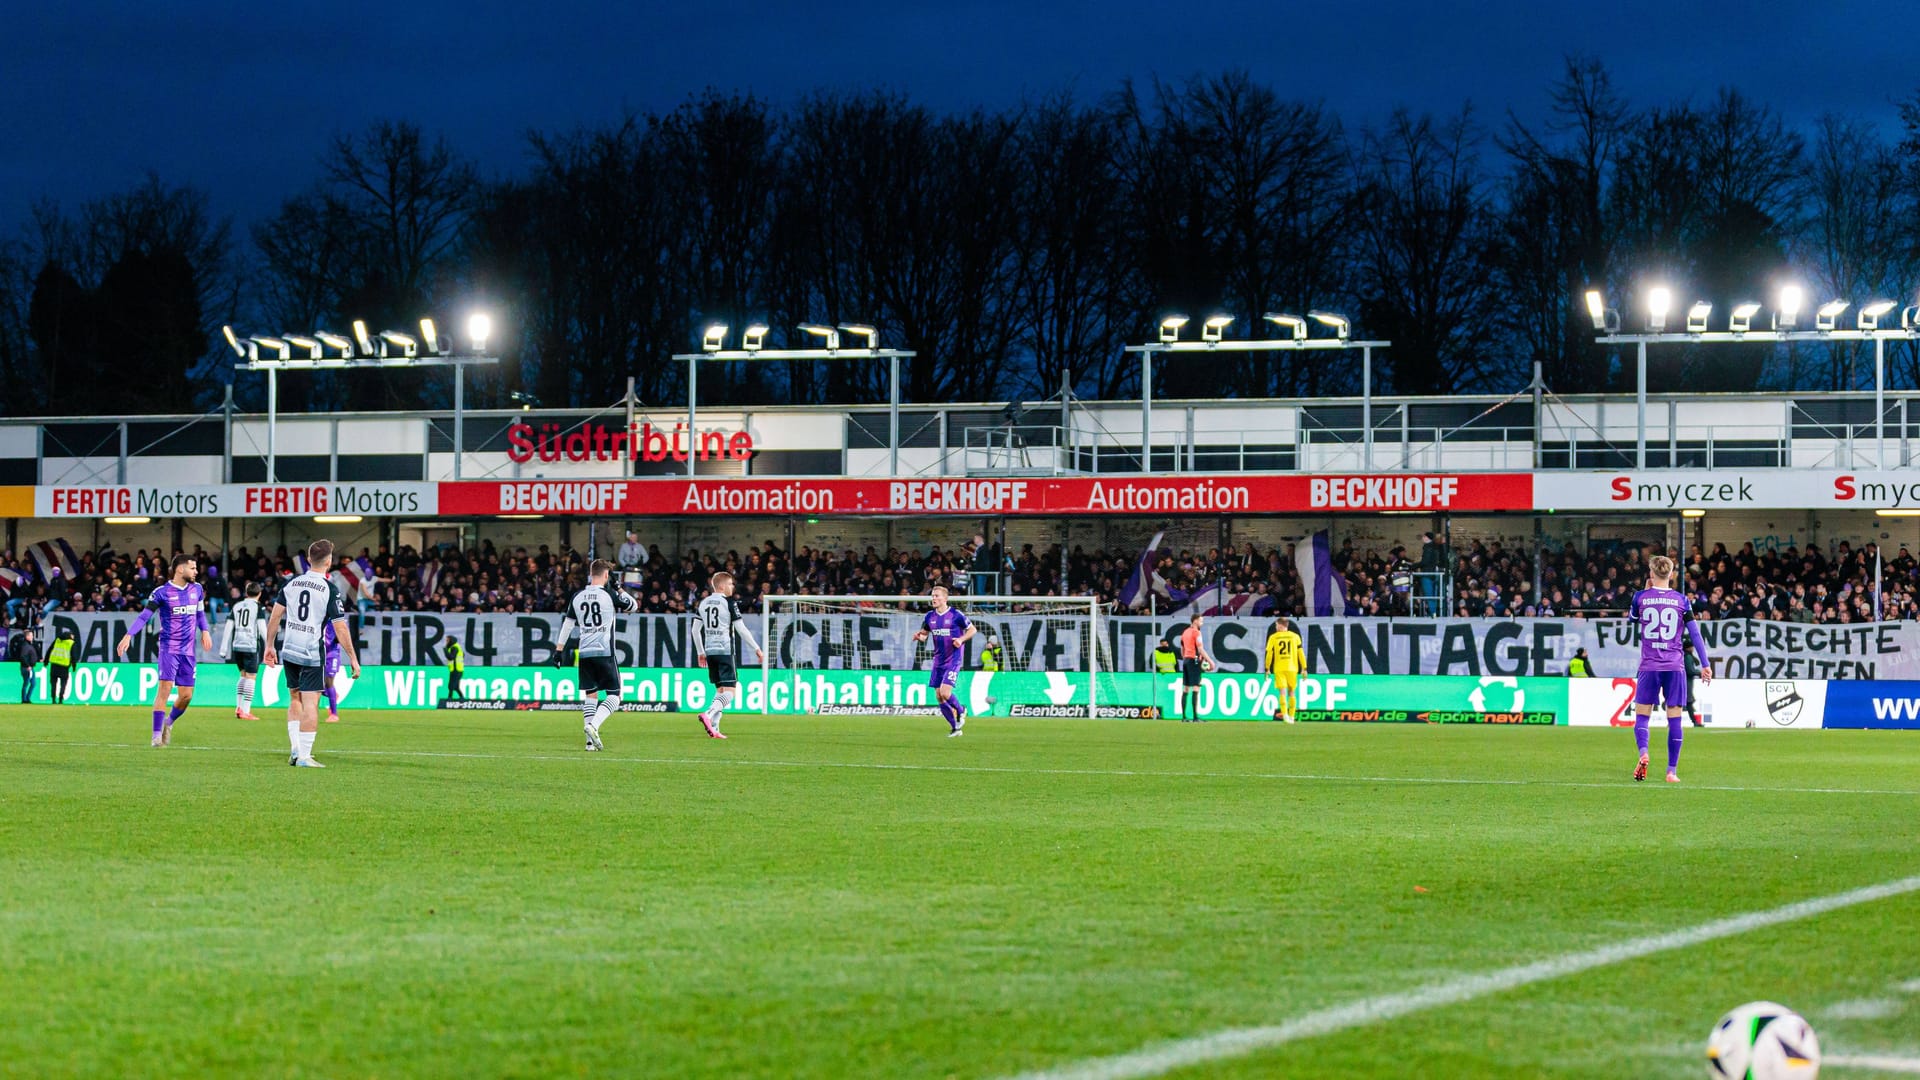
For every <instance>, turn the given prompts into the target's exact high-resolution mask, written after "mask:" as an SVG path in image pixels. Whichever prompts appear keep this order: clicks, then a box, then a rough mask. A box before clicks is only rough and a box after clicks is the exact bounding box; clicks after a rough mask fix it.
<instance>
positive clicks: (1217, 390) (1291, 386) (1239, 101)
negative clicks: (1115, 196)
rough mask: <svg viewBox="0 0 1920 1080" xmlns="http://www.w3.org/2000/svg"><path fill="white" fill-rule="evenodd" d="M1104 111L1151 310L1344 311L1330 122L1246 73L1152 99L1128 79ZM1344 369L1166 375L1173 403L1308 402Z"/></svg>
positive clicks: (1227, 369)
mask: <svg viewBox="0 0 1920 1080" xmlns="http://www.w3.org/2000/svg"><path fill="white" fill-rule="evenodd" d="M1111 108H1112V110H1113V112H1114V113H1115V116H1116V117H1117V119H1118V122H1119V124H1120V131H1121V133H1122V135H1123V138H1122V140H1121V142H1120V143H1119V156H1118V161H1119V171H1120V176H1121V178H1122V182H1123V183H1124V185H1125V191H1126V195H1127V198H1126V201H1125V203H1124V204H1123V207H1124V211H1125V217H1124V218H1123V226H1124V229H1125V232H1126V235H1127V236H1128V237H1129V238H1130V240H1131V245H1130V247H1129V250H1130V251H1131V253H1132V261H1133V266H1134V277H1135V278H1136V279H1137V281H1138V283H1139V284H1138V286H1137V288H1136V295H1138V296H1140V297H1141V298H1142V299H1143V300H1144V305H1143V306H1146V305H1151V306H1148V307H1147V310H1148V312H1149V313H1150V312H1151V311H1152V310H1153V308H1154V307H1160V306H1164V307H1169V308H1175V309H1179V310H1183V311H1187V312H1190V313H1195V314H1198V313H1204V312H1210V311H1213V310H1218V309H1225V310H1228V311H1231V312H1233V313H1234V314H1236V315H1238V316H1240V317H1242V318H1246V319H1250V320H1255V319H1258V318H1259V317H1260V315H1261V314H1262V313H1264V312H1265V311H1268V310H1271V309H1272V308H1275V307H1280V308H1287V309H1290V310H1299V311H1304V310H1306V309H1308V308H1311V307H1335V306H1342V305H1341V301H1342V299H1343V297H1344V295H1345V294H1344V290H1343V286H1344V281H1343V274H1344V270H1345V265H1344V259H1345V256H1346V254H1347V248H1346V246H1345V238H1346V236H1347V235H1348V232H1349V225H1350V222H1351V216H1352V214H1353V212H1354V207H1355V200H1354V196H1353V190H1352V188H1351V186H1350V184H1349V174H1348V170H1347V168H1346V145H1345V141H1344V137H1343V135H1342V132H1341V128H1340V125H1339V123H1338V121H1337V120H1335V119H1334V118H1333V117H1332V116H1330V115H1328V114H1327V113H1326V112H1325V111H1324V110H1322V109H1321V108H1320V107H1319V106H1318V105H1307V104H1299V103H1287V102H1283V101H1280V100H1279V99H1278V98H1277V97H1276V96H1275V95H1274V93H1273V91H1272V90H1271V89H1270V88H1268V87H1264V86H1260V85H1258V84H1256V83H1254V82H1252V80H1251V79H1250V78H1249V77H1248V76H1247V75H1246V74H1245V73H1244V72H1232V73H1229V74H1226V75H1222V76H1219V77H1217V78H1213V79H1195V80H1193V81H1191V82H1189V83H1187V84H1185V85H1183V86H1179V87H1175V86H1168V85H1165V84H1155V85H1154V87H1153V96H1152V99H1151V101H1150V102H1149V101H1148V100H1146V99H1144V98H1143V97H1142V96H1141V94H1140V93H1139V92H1138V91H1137V90H1136V89H1135V88H1134V87H1133V86H1132V85H1131V84H1129V85H1126V86H1124V87H1123V88H1122V90H1121V92H1120V93H1119V94H1118V95H1117V96H1116V97H1115V98H1114V100H1113V103H1112V105H1111ZM1142 323H1143V324H1144V325H1143V329H1144V328H1145V327H1150V326H1151V322H1150V321H1149V320H1147V319H1143V320H1142ZM1260 329H1261V328H1258V327H1249V328H1248V330H1249V332H1257V331H1259V330H1260ZM1344 375H1345V373H1344V372H1342V373H1340V376H1339V377H1330V372H1329V367H1328V365H1325V364H1321V363H1317V362H1310V361H1308V360H1306V359H1303V358H1301V357H1298V356H1294V355H1291V354H1289V355H1288V356H1286V357H1284V358H1282V359H1278V360H1276V359H1273V358H1260V359H1254V358H1250V357H1249V358H1241V359H1240V360H1238V361H1233V362H1221V363H1218V364H1211V365H1205V366H1202V365H1186V366H1183V367H1177V368H1175V369H1173V370H1172V371H1170V372H1169V373H1168V374H1167V377H1166V379H1165V380H1164V381H1165V384H1166V387H1167V392H1168V393H1169V394H1170V395H1175V396H1180V395H1189V396H1193V395H1209V396H1211V395H1219V394H1247V393H1252V394H1266V393H1271V392H1273V391H1274V390H1275V389H1276V388H1279V389H1281V390H1282V392H1286V393H1308V394H1311V393H1317V392H1319V391H1320V390H1321V389H1322V388H1324V387H1326V386H1328V385H1341V386H1346V385H1351V382H1350V381H1349V380H1348V379H1347V378H1345V377H1344Z"/></svg>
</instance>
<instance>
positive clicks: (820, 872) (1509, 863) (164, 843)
mask: <svg viewBox="0 0 1920 1080" xmlns="http://www.w3.org/2000/svg"><path fill="white" fill-rule="evenodd" d="M145 728H146V718H145V714H144V713H143V712H142V711H140V710H134V709H126V710H111V711H109V710H103V709H91V710H89V709H80V708H73V709H66V710H47V709H26V708H18V707H6V708H4V709H0V1003H4V1004H0V1073H4V1074H8V1075H21V1076H35V1077H45V1076H62V1075H89V1076H130V1075H142V1076H160V1075H171V1076H196V1077H198V1076H210V1075H234V1074H246V1075H266V1076H327V1077H347V1076H385V1077H400V1076H462V1077H468V1076H506V1075H515V1076H555V1075H595V1076H602V1075H634V1076H743V1075H751V1076H782V1077H784V1076H811V1077H846V1076H959V1077H992V1076H997V1075H1001V1074H1005V1073H1008V1072H1012V1071H1018V1070H1021V1069H1033V1068H1043V1067H1047V1066H1052V1065H1059V1064H1064V1063H1067V1062H1070V1061H1074V1060H1078V1059H1081V1058H1085V1057H1088V1056H1093V1055H1103V1054H1113V1053H1119V1052H1123V1051H1127V1050H1131V1049H1135V1048H1138V1047H1139V1046H1141V1045H1142V1044H1145V1043H1148V1042H1151V1041H1154V1040H1160V1039H1168V1038H1177V1037H1182V1036H1187V1035H1194V1034H1200V1033H1204V1032H1208V1031H1213V1030H1217V1029H1220V1028H1226V1027H1235V1026H1243V1025H1256V1024H1266V1023H1273V1022H1276V1021H1280V1020H1284V1019H1287V1018H1289V1017H1292V1016H1295V1015H1298V1014H1300V1013H1304V1012H1308V1011H1311V1010H1314V1009H1319V1008H1324V1007H1327V1006H1330V1005H1337V1004H1341V1003H1343V1002H1347V1001H1350V1000H1353V999H1356V998H1361V997H1366V996H1369V995H1374V994H1380V993H1386V992H1391V991H1396V990H1405V989H1411V988H1414V987H1418V986H1421V985H1423V984H1427V983H1430V982H1433V981H1435V980H1439V979H1443V978H1446V977H1449V976H1453V975H1457V974H1461V973H1468V972H1476V971H1485V970H1491V969H1496V968H1500V967H1505V966H1507V965H1510V964H1514V963H1517V962H1522V961H1526V960H1532V959H1538V958H1543V957H1548V956H1554V955H1558V954H1561V953H1565V952H1570V951H1575V950H1579V949H1583V948H1589V947H1593V946H1595V945H1599V944H1604V943H1607V942H1611V941H1616V940H1620V939H1624V938H1629V937H1634V936H1639V935H1642V934H1647V933H1652V932H1657V931H1661V930H1668V929H1673V928H1677V927H1682V926H1690V925H1693V924H1696V923H1700V922H1704V921H1707V920H1709V919H1712V918H1716V917H1719V916H1722V915H1728V914H1735V913H1740V912H1746V911H1754V910H1761V909H1766V908H1772V907H1775V906H1778V905H1780V904H1783V903H1787V902H1790V901H1793V900H1797V899H1802V898H1807V897H1814V896H1822V895H1826V894H1830V893H1835V892H1839V891H1842V890H1845V889H1849V888H1853V887H1856V886H1860V885H1866V884H1872V883H1876V882H1883V881H1887V880H1890V879H1894V878H1898V877H1903V876H1906V875H1912V874H1916V873H1920V844H1916V835H1917V834H1920V737H1916V736H1915V735H1913V734H1905V735H1902V734H1900V733H1873V732H1859V733H1850V732H1745V731H1732V732H1718V731H1715V732H1706V733H1696V734H1694V735H1693V736H1692V737H1691V738H1690V739H1689V742H1688V749H1687V758H1686V761H1685V766H1686V767H1685V768H1684V769H1683V770H1682V774H1683V775H1684V776H1685V777H1686V778H1687V782H1686V784H1683V785H1681V786H1680V787H1678V788H1673V787H1669V786H1668V785H1664V784H1660V783H1657V782H1655V783H1650V784H1641V785H1635V784H1632V783H1630V782H1627V779H1626V778H1627V774H1628V772H1629V771H1630V769H1631V749H1632V743H1631V739H1630V737H1629V736H1628V735H1627V734H1626V733H1625V732H1620V731H1602V730H1593V731H1588V730H1567V729H1558V730H1495V729H1473V728H1425V727H1421V728H1413V727H1404V728H1388V727H1358V726H1355V727H1336V726H1317V725H1302V726H1298V727H1292V728H1288V727H1282V726H1278V725H1270V724H1269V725H1254V724H1208V725H1199V726H1194V725H1181V724H1174V723H1138V722H1136V723H1128V722H1117V721H1107V722H1066V721H1020V720H997V721H996V720H977V721H974V722H973V723H971V724H970V725H969V727H968V730H967V736H966V737H965V738H963V739H953V740H949V739H946V738H943V737H942V735H943V732H944V728H943V727H942V726H941V725H940V724H939V723H938V722H937V721H933V720H900V719H878V718H860V719H762V718H759V717H734V718H732V719H730V721H729V723H728V728H729V731H730V732H731V734H732V735H733V736H734V737H733V738H732V739H731V740H730V741H727V742H714V741H710V740H707V739H705V738H702V737H700V736H699V729H698V725H697V724H696V723H695V722H694V721H692V720H691V719H688V718H684V717H640V716H634V715H628V716H622V717H616V718H615V719H614V720H612V721H611V722H610V723H609V724H608V726H607V728H606V739H607V747H608V748H607V752H605V753H602V754H597V755H594V754H585V753H582V752H581V750H580V748H579V742H580V738H579V734H578V720H577V718H571V717H569V716H568V715H566V714H545V715H531V714H529V715H520V716H512V715H496V716H484V717H483V716H480V715H477V714H452V713H442V714H429V713H365V712H361V713H355V712H352V711H349V713H348V715H347V719H346V722H344V723H342V724H339V725H332V726H326V727H324V729H323V731H322V733H321V736H320V745H319V751H318V756H319V757H320V759H321V760H323V761H325V762H327V763H328V764H329V765H330V766H331V768H329V769H327V770H326V771H324V772H320V771H313V770H296V769H290V768H288V767H287V766H286V758H285V727H284V725H283V724H282V723H281V722H280V720H279V717H278V715H277V714H273V715H271V716H270V717H269V719H268V721H267V722H265V723H259V724H243V723H242V722H240V721H237V720H234V719H232V718H231V717H224V716H221V715H219V714H218V711H217V710H202V711H199V712H196V713H193V714H190V715H189V716H188V717H187V718H186V719H185V720H183V721H182V723H181V726H180V728H179V729H178V730H179V734H178V737H177V740H176V743H177V745H176V746H175V747H173V748H171V749H167V750H150V749H148V748H146V747H145V746H144V745H143V744H144V743H145V741H146V735H145ZM1658 741H1659V740H1658V739H1656V743H1657V742H1658ZM1660 753H1661V751H1660V749H1659V748H1658V747H1657V746H1656V749H1655V758H1656V780H1657V775H1658V773H1657V767H1658V765H1657V763H1658V759H1659V756H1660ZM873 766H900V767H898V768H880V767H873ZM1279 774H1313V775H1314V776H1315V777H1317V778H1314V779H1300V778H1291V779H1290V778H1285V777H1283V776H1282V775H1279ZM1337 777H1366V778H1373V779H1336V778H1337ZM1390 777H1391V778H1426V779H1456V780H1474V781H1491V780H1511V781H1522V782H1521V783H1512V784H1491V783H1405V782H1390V781H1387V780H1383V779H1380V778H1390ZM1580 785H1592V786H1580ZM1726 788H1736V789H1740V790H1724V789H1726ZM1787 788H1800V789H1807V788H1834V789H1852V790H1851V791H1847V792H1838V793H1836V792H1812V791H1804V790H1803V791H1789V790H1782V789H1787ZM1869 792H1871V793H1869ZM1415 886H1420V887H1422V888H1424V889H1426V890H1427V891H1426V892H1424V893H1419V892H1416V891H1415ZM1914 979H1920V897H1917V896H1913V895H1909V896H1906V897H1902V898H1897V899H1891V900H1884V901H1878V902H1875V903H1871V904H1867V905H1864V906H1861V907H1856V908H1852V909H1850V910H1847V911H1842V912H1835V913H1831V914H1828V915H1823V916H1819V917H1817V918H1813V919H1808V920H1806V921H1803V922H1798V923H1793V924H1791V925H1786V926H1779V927H1775V928H1772V929H1768V930H1764V931H1758V932H1754V933H1751V934H1747V935H1743V936H1740V937H1736V938H1733V939H1730V940H1726V941H1722V942H1719V943H1716V944H1712V945H1707V946H1701V947H1698V948H1694V949H1688V950H1684V951H1681V952H1677V953H1671V954H1666V955H1662V956H1658V957H1652V958H1648V959H1644V960H1638V961H1633V962H1629V963H1623V964H1619V965H1615V966H1611V967H1606V968H1602V969H1599V970H1596V971H1592V972H1588V973H1586V974H1584V975H1579V976H1574V977H1570V978H1567V979H1563V980H1558V981H1553V982H1547V983H1541V984H1539V985H1535V986H1533V987H1530V988H1527V989H1524V990H1518V991H1514V992H1510V993H1506V994H1501V995H1497V996H1493V997H1489V998H1484V999H1481V1000H1478V1001H1474V1002H1471V1003H1468V1004H1465V1005H1461V1006H1455V1007H1450V1008H1445V1009H1440V1010H1435V1011H1432V1012H1427V1013H1422V1014H1418V1015H1415V1016H1412V1017H1410V1018H1407V1019H1403V1020H1399V1021H1396V1022H1393V1023H1391V1024H1387V1025H1379V1026H1373V1027H1362V1028H1358V1029H1354V1030H1349V1031H1346V1032H1343V1033H1339V1034H1335V1035H1330V1036H1326V1037H1323V1038H1318V1039H1312V1040H1307V1041H1303V1042H1298V1043H1294V1044H1291V1045H1288V1046H1285V1047H1280V1048H1276V1049H1272V1050H1269V1051H1265V1052H1262V1053H1259V1054H1256V1055H1254V1056H1252V1057H1249V1058H1245V1059H1241V1060H1237V1061H1228V1062H1219V1063H1214V1064H1211V1065H1206V1066H1202V1067H1198V1068H1194V1069H1190V1070H1187V1071H1186V1072H1183V1073H1181V1074H1180V1075H1182V1076H1209V1077H1214V1076H1233V1077H1253V1076H1274V1075H1285V1076H1288V1077H1354V1076H1394V1077H1402V1076H1423V1077H1444V1076H1528V1077H1532V1076H1569V1077H1571V1076H1582V1077H1586V1076H1591V1077H1619V1076H1656V1077H1657V1076H1678V1077H1694V1076H1700V1075H1704V1073H1703V1071H1702V1070H1703V1062H1702V1059H1701V1058H1700V1056H1699V1055H1700V1047H1701V1046H1702V1045H1703V1043H1704V1040H1705V1036H1706V1034H1707V1031H1708V1029H1709V1027H1710V1026H1711V1024H1712V1022H1713V1021H1714V1020H1715V1019H1716V1018H1717V1017H1718V1016H1719V1014H1720V1013H1721V1012H1722V1011H1724V1010H1725V1009H1727V1008H1729V1007H1731V1006H1733V1005H1736V1004H1738V1003H1740V1002H1743V1001H1747V1000H1751V999H1754V998H1762V997H1774V998H1776V999H1778V1000H1782V1001H1785V1002H1787V1003H1788V1004H1790V1005H1793V1006H1795V1007H1797V1008H1799V1009H1801V1010H1802V1011H1804V1012H1805V1013H1806V1014H1807V1015H1808V1017H1809V1018H1810V1019H1811V1020H1812V1021H1813V1022H1814V1024H1815V1026H1816V1027H1817V1028H1819V1029H1820V1031H1821V1033H1822V1035H1823V1036H1824V1038H1825V1040H1826V1042H1827V1044H1828V1050H1829V1053H1834V1052H1846V1053H1873V1052H1880V1053H1888V1052H1899V1053H1906V1054H1909V1055H1920V993H1903V992H1900V991H1897V990H1893V989H1890V988H1891V987H1893V986H1895V985H1896V984H1899V983H1902V982H1906V981H1908V980H1914ZM1867 998H1871V999H1876V1000H1879V999H1886V1000H1890V1001H1891V1002H1892V1005H1891V1008H1890V1010H1889V1007H1887V1006H1886V1005H1885V1004H1884V1003H1883V1004H1882V1006H1881V1007H1880V1008H1878V1009H1877V1010H1867V1011H1869V1012H1874V1013H1876V1015H1874V1016H1872V1017H1870V1018H1862V1019H1838V1018H1835V1019H1832V1020H1827V1019H1823V1010H1825V1009H1827V1008H1829V1007H1831V1006H1833V1005H1836V1004H1839V1003H1842V1002H1847V1001H1850V1000H1857V999H1867ZM1856 1011H1858V1010H1856ZM1831 1072H1832V1074H1833V1075H1838V1076H1845V1075H1855V1074H1850V1073H1847V1072H1845V1071H1843V1070H1831Z"/></svg>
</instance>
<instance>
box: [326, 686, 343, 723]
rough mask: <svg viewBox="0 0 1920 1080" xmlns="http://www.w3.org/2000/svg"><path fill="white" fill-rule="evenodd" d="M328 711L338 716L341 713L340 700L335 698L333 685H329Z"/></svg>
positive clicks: (329, 713)
mask: <svg viewBox="0 0 1920 1080" xmlns="http://www.w3.org/2000/svg"><path fill="white" fill-rule="evenodd" d="M327 713H328V715H332V716H337V715H339V713H340V702H339V701H338V700H336V699H335V698H334V696H333V687H331V686H329V687H327Z"/></svg>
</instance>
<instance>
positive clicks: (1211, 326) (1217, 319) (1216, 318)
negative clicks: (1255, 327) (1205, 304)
mask: <svg viewBox="0 0 1920 1080" xmlns="http://www.w3.org/2000/svg"><path fill="white" fill-rule="evenodd" d="M1232 325H1233V316H1231V315H1209V316H1207V321H1206V322H1204V323H1201V324H1200V340H1202V341H1219V340H1220V338H1221V335H1223V334H1225V333H1226V332H1227V327H1229V326H1232Z"/></svg>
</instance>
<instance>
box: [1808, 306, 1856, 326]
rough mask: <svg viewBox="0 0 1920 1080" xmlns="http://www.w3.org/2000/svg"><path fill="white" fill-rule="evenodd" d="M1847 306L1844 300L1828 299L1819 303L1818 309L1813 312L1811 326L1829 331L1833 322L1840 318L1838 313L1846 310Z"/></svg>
mask: <svg viewBox="0 0 1920 1080" xmlns="http://www.w3.org/2000/svg"><path fill="white" fill-rule="evenodd" d="M1847 306H1848V305H1847V302H1846V301H1845V300H1829V301H1827V302H1826V303H1824V304H1821V305H1820V310H1818V311H1816V312H1814V313H1813V328H1814V329H1815V330H1828V331H1831V330H1832V329H1833V326H1834V324H1835V323H1836V322H1838V321H1839V320H1840V313H1841V312H1843V311H1845V310H1847Z"/></svg>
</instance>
